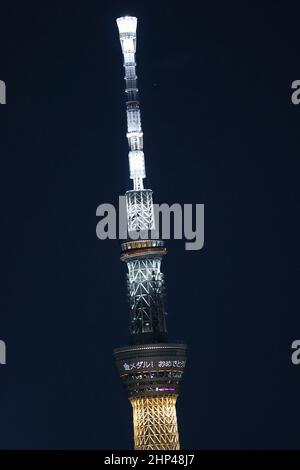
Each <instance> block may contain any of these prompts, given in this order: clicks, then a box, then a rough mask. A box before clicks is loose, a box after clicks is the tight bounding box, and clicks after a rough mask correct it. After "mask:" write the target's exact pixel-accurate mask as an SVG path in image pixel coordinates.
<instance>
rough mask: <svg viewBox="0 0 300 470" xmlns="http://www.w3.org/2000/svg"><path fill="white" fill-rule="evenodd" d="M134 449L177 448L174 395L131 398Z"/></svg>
mask: <svg viewBox="0 0 300 470" xmlns="http://www.w3.org/2000/svg"><path fill="white" fill-rule="evenodd" d="M130 401H131V404H132V408H133V423H134V424H133V426H134V447H135V449H136V450H177V449H179V436H178V428H177V417H176V408H175V404H176V397H151V398H148V397H146V398H133V399H131V400H130Z"/></svg>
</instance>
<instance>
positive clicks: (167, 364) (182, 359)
mask: <svg viewBox="0 0 300 470" xmlns="http://www.w3.org/2000/svg"><path fill="white" fill-rule="evenodd" d="M117 25H118V29H119V35H120V41H121V48H122V53H123V59H124V69H125V83H126V90H125V94H126V114H127V139H128V144H129V171H130V179H132V181H133V189H131V190H130V191H127V192H126V209H127V226H128V227H127V228H128V239H127V241H126V242H125V243H123V244H122V254H121V260H122V261H124V262H125V263H126V265H127V270H128V273H127V288H128V299H129V333H130V335H129V337H130V345H129V346H126V347H122V348H118V349H115V350H114V356H115V359H116V363H117V368H118V373H119V375H120V377H121V379H122V381H123V383H124V385H125V387H126V390H127V394H128V397H129V400H130V403H131V405H132V409H133V428H134V447H135V449H136V450H168V449H179V448H180V444H179V434H178V426H177V415H176V400H177V397H178V395H179V386H180V382H181V378H182V375H183V372H184V368H185V363H186V345H185V344H181V343H174V342H169V340H168V334H167V326H166V313H165V309H164V276H163V273H162V272H161V262H162V258H163V256H164V255H165V254H166V248H165V247H164V242H163V241H162V240H154V239H151V238H150V236H149V235H145V234H147V233H148V234H149V231H150V230H153V229H154V228H155V221H154V211H153V200H152V190H151V189H146V188H145V187H144V179H145V177H146V170H145V158H144V152H143V132H142V124H141V115H140V106H139V98H138V88H137V76H136V62H135V52H136V27H137V18H135V17H131V16H125V17H122V18H118V19H117ZM133 232H135V233H139V234H142V236H141V237H139V239H136V237H135V239H134V240H133V239H132V238H133V237H130V234H131V233H133Z"/></svg>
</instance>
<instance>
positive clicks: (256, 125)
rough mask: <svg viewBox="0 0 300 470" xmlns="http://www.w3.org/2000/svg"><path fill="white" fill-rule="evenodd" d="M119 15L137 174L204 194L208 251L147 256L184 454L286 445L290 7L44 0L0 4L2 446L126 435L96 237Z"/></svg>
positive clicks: (126, 441) (114, 256)
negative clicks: (178, 353)
mask: <svg viewBox="0 0 300 470" xmlns="http://www.w3.org/2000/svg"><path fill="white" fill-rule="evenodd" d="M124 14H131V15H135V16H137V17H138V19H139V23H138V51H137V63H138V69H137V72H138V76H139V88H140V91H141V93H140V97H141V106H142V119H143V130H144V136H145V139H144V141H145V156H146V164H147V171H148V175H149V178H148V186H150V187H152V189H153V190H154V197H155V202H167V203H173V202H181V203H194V204H196V203H204V204H205V247H204V248H203V249H202V250H200V251H198V252H188V251H185V250H184V244H183V242H182V241H173V242H169V243H168V250H169V255H168V256H167V257H166V258H165V260H164V265H163V270H164V272H165V275H166V281H167V299H168V303H167V311H168V313H169V315H168V328H169V332H170V337H171V339H174V340H185V341H186V342H187V343H188V347H189V349H188V368H187V371H186V375H185V380H184V382H183V386H182V393H181V397H180V399H179V401H178V416H179V425H180V431H181V443H182V447H183V448H187V449H217V448H222V449H232V448H234V449H244V448H272V449H274V448H299V425H300V409H299V387H300V366H298V367H296V366H293V365H292V364H291V360H290V355H291V342H292V341H293V340H294V339H299V338H300V321H299V285H298V283H297V282H296V277H297V268H298V267H299V223H298V220H297V219H298V217H299V202H300V201H299V189H298V186H299V169H300V168H299V167H300V165H299V138H298V136H299V124H300V105H299V106H294V105H293V104H292V103H291V99H290V96H291V83H292V81H293V80H296V79H300V65H299V14H300V8H299V4H298V7H296V3H292V2H287V3H286V2H283V1H281V2H279V1H272V2H270V1H265V2H258V1H256V2H254V1H251V2H250V1H244V2H236V3H233V2H229V3H228V2H221V1H220V2H219V3H218V2H217V3H216V2H209V3H208V2H196V1H195V2H189V1H186V2H175V1H172V2H171V1H137V2H132V1H128V2H126V1H122V2H117V1H114V2H101V1H89V2H83V1H80V2H79V1H72V2H67V1H64V2H59V1H57V0H52V1H51V2H50V1H48V0H46V1H43V2H37V1H36V2H33V1H30V0H29V1H26V2H14V1H10V2H8V1H7V2H6V4H5V5H3V4H2V5H1V28H0V40H1V48H0V50H1V52H0V57H1V60H0V63H1V66H0V79H2V80H5V82H6V85H7V101H8V104H7V105H6V106H2V107H1V108H0V110H1V112H0V119H1V121H0V125H1V127H0V129H1V143H0V155H1V160H0V161H1V169H0V175H1V182H0V191H1V226H2V229H1V237H2V243H1V247H2V249H1V267H2V282H1V296H0V299H1V310H0V312H1V317H0V321H1V323H0V338H1V339H3V340H5V341H6V344H7V354H8V356H7V360H8V364H7V365H6V366H4V367H3V366H1V369H0V415H1V420H0V448H2V449H54V448H55V449H76V448H77V449H91V448H99V449H126V448H131V447H132V423H131V411H130V405H129V402H128V401H127V399H126V396H125V392H124V391H123V389H122V386H121V383H120V381H119V378H118V376H117V373H116V371H115V368H114V362H113V357H112V350H113V348H114V347H117V346H123V345H126V344H127V326H128V325H127V323H128V318H127V303H126V288H125V271H126V270H125V266H124V265H123V264H121V263H120V261H119V252H120V247H119V241H99V240H98V239H97V238H96V235H95V227H96V223H97V218H96V216H95V212H96V207H97V206H98V205H99V204H100V203H102V202H112V203H116V202H117V198H118V195H119V194H123V193H124V192H125V190H127V189H129V187H130V182H129V179H128V163H127V153H128V147H127V141H126V137H125V133H126V115H125V104H124V95H123V88H124V81H123V68H122V56H121V49H120V44H119V37H118V31H117V27H116V24H115V18H116V17H118V16H122V15H124Z"/></svg>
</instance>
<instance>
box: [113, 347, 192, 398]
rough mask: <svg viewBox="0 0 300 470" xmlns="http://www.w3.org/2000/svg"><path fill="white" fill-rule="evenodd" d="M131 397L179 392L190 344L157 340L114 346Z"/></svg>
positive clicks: (120, 371)
mask: <svg viewBox="0 0 300 470" xmlns="http://www.w3.org/2000/svg"><path fill="white" fill-rule="evenodd" d="M114 355H115V359H116V363H117V368H118V372H119V375H120V377H121V379H122V381H123V383H124V385H125V387H126V389H127V393H128V396H129V398H134V397H147V396H166V395H176V396H177V395H178V394H179V385H180V382H181V379H182V375H183V372H184V369H185V364H186V345H185V344H179V343H178V344H177V343H157V344H143V345H134V346H127V347H124V348H118V349H115V350H114Z"/></svg>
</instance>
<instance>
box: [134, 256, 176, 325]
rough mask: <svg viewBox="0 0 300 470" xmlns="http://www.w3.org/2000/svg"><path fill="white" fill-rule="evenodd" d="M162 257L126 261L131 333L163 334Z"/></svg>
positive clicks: (164, 323)
mask: <svg viewBox="0 0 300 470" xmlns="http://www.w3.org/2000/svg"><path fill="white" fill-rule="evenodd" d="M160 265H161V258H159V257H154V258H149V257H147V258H137V259H134V260H132V261H128V262H127V266H128V274H127V284H128V296H129V304H130V333H131V334H140V333H148V332H153V333H156V332H165V333H166V331H167V328H166V320H165V312H164V302H163V296H164V279H163V274H162V273H161V272H160Z"/></svg>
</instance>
